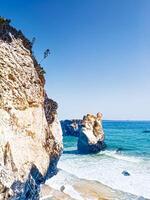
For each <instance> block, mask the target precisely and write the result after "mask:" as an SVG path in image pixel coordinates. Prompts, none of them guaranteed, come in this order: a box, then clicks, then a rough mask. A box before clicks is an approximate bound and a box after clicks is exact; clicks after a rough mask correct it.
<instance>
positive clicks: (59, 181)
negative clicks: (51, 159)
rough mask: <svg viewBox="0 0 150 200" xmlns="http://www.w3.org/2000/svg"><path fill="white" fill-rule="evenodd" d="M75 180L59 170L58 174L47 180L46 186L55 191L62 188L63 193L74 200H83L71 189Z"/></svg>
mask: <svg viewBox="0 0 150 200" xmlns="http://www.w3.org/2000/svg"><path fill="white" fill-rule="evenodd" d="M75 179H76V178H75V177H74V176H73V175H71V174H70V173H67V172H65V171H63V170H59V172H58V174H57V175H56V176H54V177H53V178H51V179H49V180H48V181H47V182H46V184H48V185H50V186H51V187H53V188H54V189H56V190H60V188H61V187H62V186H64V192H65V193H66V194H68V195H69V196H71V197H72V198H74V199H78V200H84V199H83V198H82V197H81V195H80V194H79V193H78V192H77V191H76V190H75V189H74V188H73V187H72V184H73V182H74V180H75Z"/></svg>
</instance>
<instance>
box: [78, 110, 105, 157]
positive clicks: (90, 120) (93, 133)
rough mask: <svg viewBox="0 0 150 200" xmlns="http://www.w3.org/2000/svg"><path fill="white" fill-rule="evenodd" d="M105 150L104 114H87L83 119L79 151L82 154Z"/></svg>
mask: <svg viewBox="0 0 150 200" xmlns="http://www.w3.org/2000/svg"><path fill="white" fill-rule="evenodd" d="M104 148H105V143H104V132H103V127H102V114H101V113H97V115H96V116H94V115H91V114H87V115H86V116H84V117H83V121H82V128H81V129H80V134H79V138H78V151H79V153H81V154H89V153H98V152H99V151H101V150H103V149H104Z"/></svg>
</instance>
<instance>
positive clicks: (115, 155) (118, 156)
mask: <svg viewBox="0 0 150 200" xmlns="http://www.w3.org/2000/svg"><path fill="white" fill-rule="evenodd" d="M100 154H102V155H107V156H110V157H113V158H116V159H119V160H124V161H129V162H134V163H139V162H142V161H143V159H142V158H137V157H135V156H125V155H122V154H120V153H118V152H116V151H108V150H106V151H103V152H100Z"/></svg>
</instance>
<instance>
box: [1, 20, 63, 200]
mask: <svg viewBox="0 0 150 200" xmlns="http://www.w3.org/2000/svg"><path fill="white" fill-rule="evenodd" d="M9 23H10V21H9V20H6V19H4V18H1V17H0V199H21V200H25V199H28V200H29V199H32V200H33V199H36V200H37V199H39V188H40V184H41V183H44V182H45V180H46V179H47V178H50V177H52V176H53V175H54V174H56V172H57V162H58V160H59V157H60V155H61V152H62V130H61V127H60V123H59V120H58V118H57V103H56V102H55V101H53V100H51V99H49V98H48V96H47V94H46V92H45V90H44V85H45V79H44V76H43V68H42V67H41V66H40V65H39V64H38V62H37V61H36V59H35V57H34V56H33V53H32V43H31V42H30V41H29V40H28V39H27V38H26V37H25V36H24V35H23V33H22V32H21V31H17V30H16V29H15V28H13V27H12V26H11V25H10V24H9Z"/></svg>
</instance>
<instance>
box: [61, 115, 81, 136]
mask: <svg viewBox="0 0 150 200" xmlns="http://www.w3.org/2000/svg"><path fill="white" fill-rule="evenodd" d="M60 123H61V128H62V131H63V135H64V136H75V137H79V134H80V129H81V126H82V120H78V119H73V120H63V121H61V122H60Z"/></svg>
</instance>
